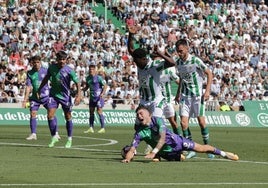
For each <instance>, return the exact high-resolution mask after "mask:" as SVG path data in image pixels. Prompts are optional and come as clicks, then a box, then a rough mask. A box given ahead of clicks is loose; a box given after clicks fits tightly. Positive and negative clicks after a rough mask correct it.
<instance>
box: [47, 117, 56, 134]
mask: <svg viewBox="0 0 268 188" xmlns="http://www.w3.org/2000/svg"><path fill="white" fill-rule="evenodd" d="M56 123H57V121H55V117H54V118H53V119H49V120H48V126H49V130H50V134H51V136H55V134H56V130H57V124H56Z"/></svg>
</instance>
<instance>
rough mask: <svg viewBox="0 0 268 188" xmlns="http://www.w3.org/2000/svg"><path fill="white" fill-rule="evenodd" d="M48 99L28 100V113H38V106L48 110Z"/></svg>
mask: <svg viewBox="0 0 268 188" xmlns="http://www.w3.org/2000/svg"><path fill="white" fill-rule="evenodd" d="M48 103H49V98H45V99H42V100H30V111H38V110H39V108H40V106H41V105H43V106H44V107H45V109H48Z"/></svg>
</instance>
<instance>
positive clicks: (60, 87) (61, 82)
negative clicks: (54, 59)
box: [48, 64, 79, 101]
mask: <svg viewBox="0 0 268 188" xmlns="http://www.w3.org/2000/svg"><path fill="white" fill-rule="evenodd" d="M48 74H49V75H50V81H51V90H50V96H51V97H54V98H57V99H60V100H63V101H64V100H65V101H70V100H71V92H70V87H71V81H73V82H74V83H78V82H79V79H78V77H77V75H76V73H75V71H74V70H73V69H72V68H71V67H69V66H68V65H65V66H64V67H62V68H61V67H58V65H57V64H52V65H50V66H49V68H48Z"/></svg>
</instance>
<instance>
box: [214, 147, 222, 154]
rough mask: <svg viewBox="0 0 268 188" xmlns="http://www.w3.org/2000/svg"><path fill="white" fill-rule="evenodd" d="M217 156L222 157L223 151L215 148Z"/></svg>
mask: <svg viewBox="0 0 268 188" xmlns="http://www.w3.org/2000/svg"><path fill="white" fill-rule="evenodd" d="M213 153H214V154H215V155H221V150H219V149H218V148H215V150H214V152H213Z"/></svg>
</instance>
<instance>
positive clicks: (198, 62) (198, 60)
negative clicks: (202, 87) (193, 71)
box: [194, 57, 208, 71]
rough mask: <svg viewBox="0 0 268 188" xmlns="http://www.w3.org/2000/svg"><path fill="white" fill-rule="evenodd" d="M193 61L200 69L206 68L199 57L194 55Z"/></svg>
mask: <svg viewBox="0 0 268 188" xmlns="http://www.w3.org/2000/svg"><path fill="white" fill-rule="evenodd" d="M194 61H195V63H196V64H197V65H198V67H199V68H200V69H201V70H203V71H204V70H206V69H207V68H208V66H207V65H206V64H205V63H204V62H203V61H202V60H201V59H200V58H198V57H194Z"/></svg>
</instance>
